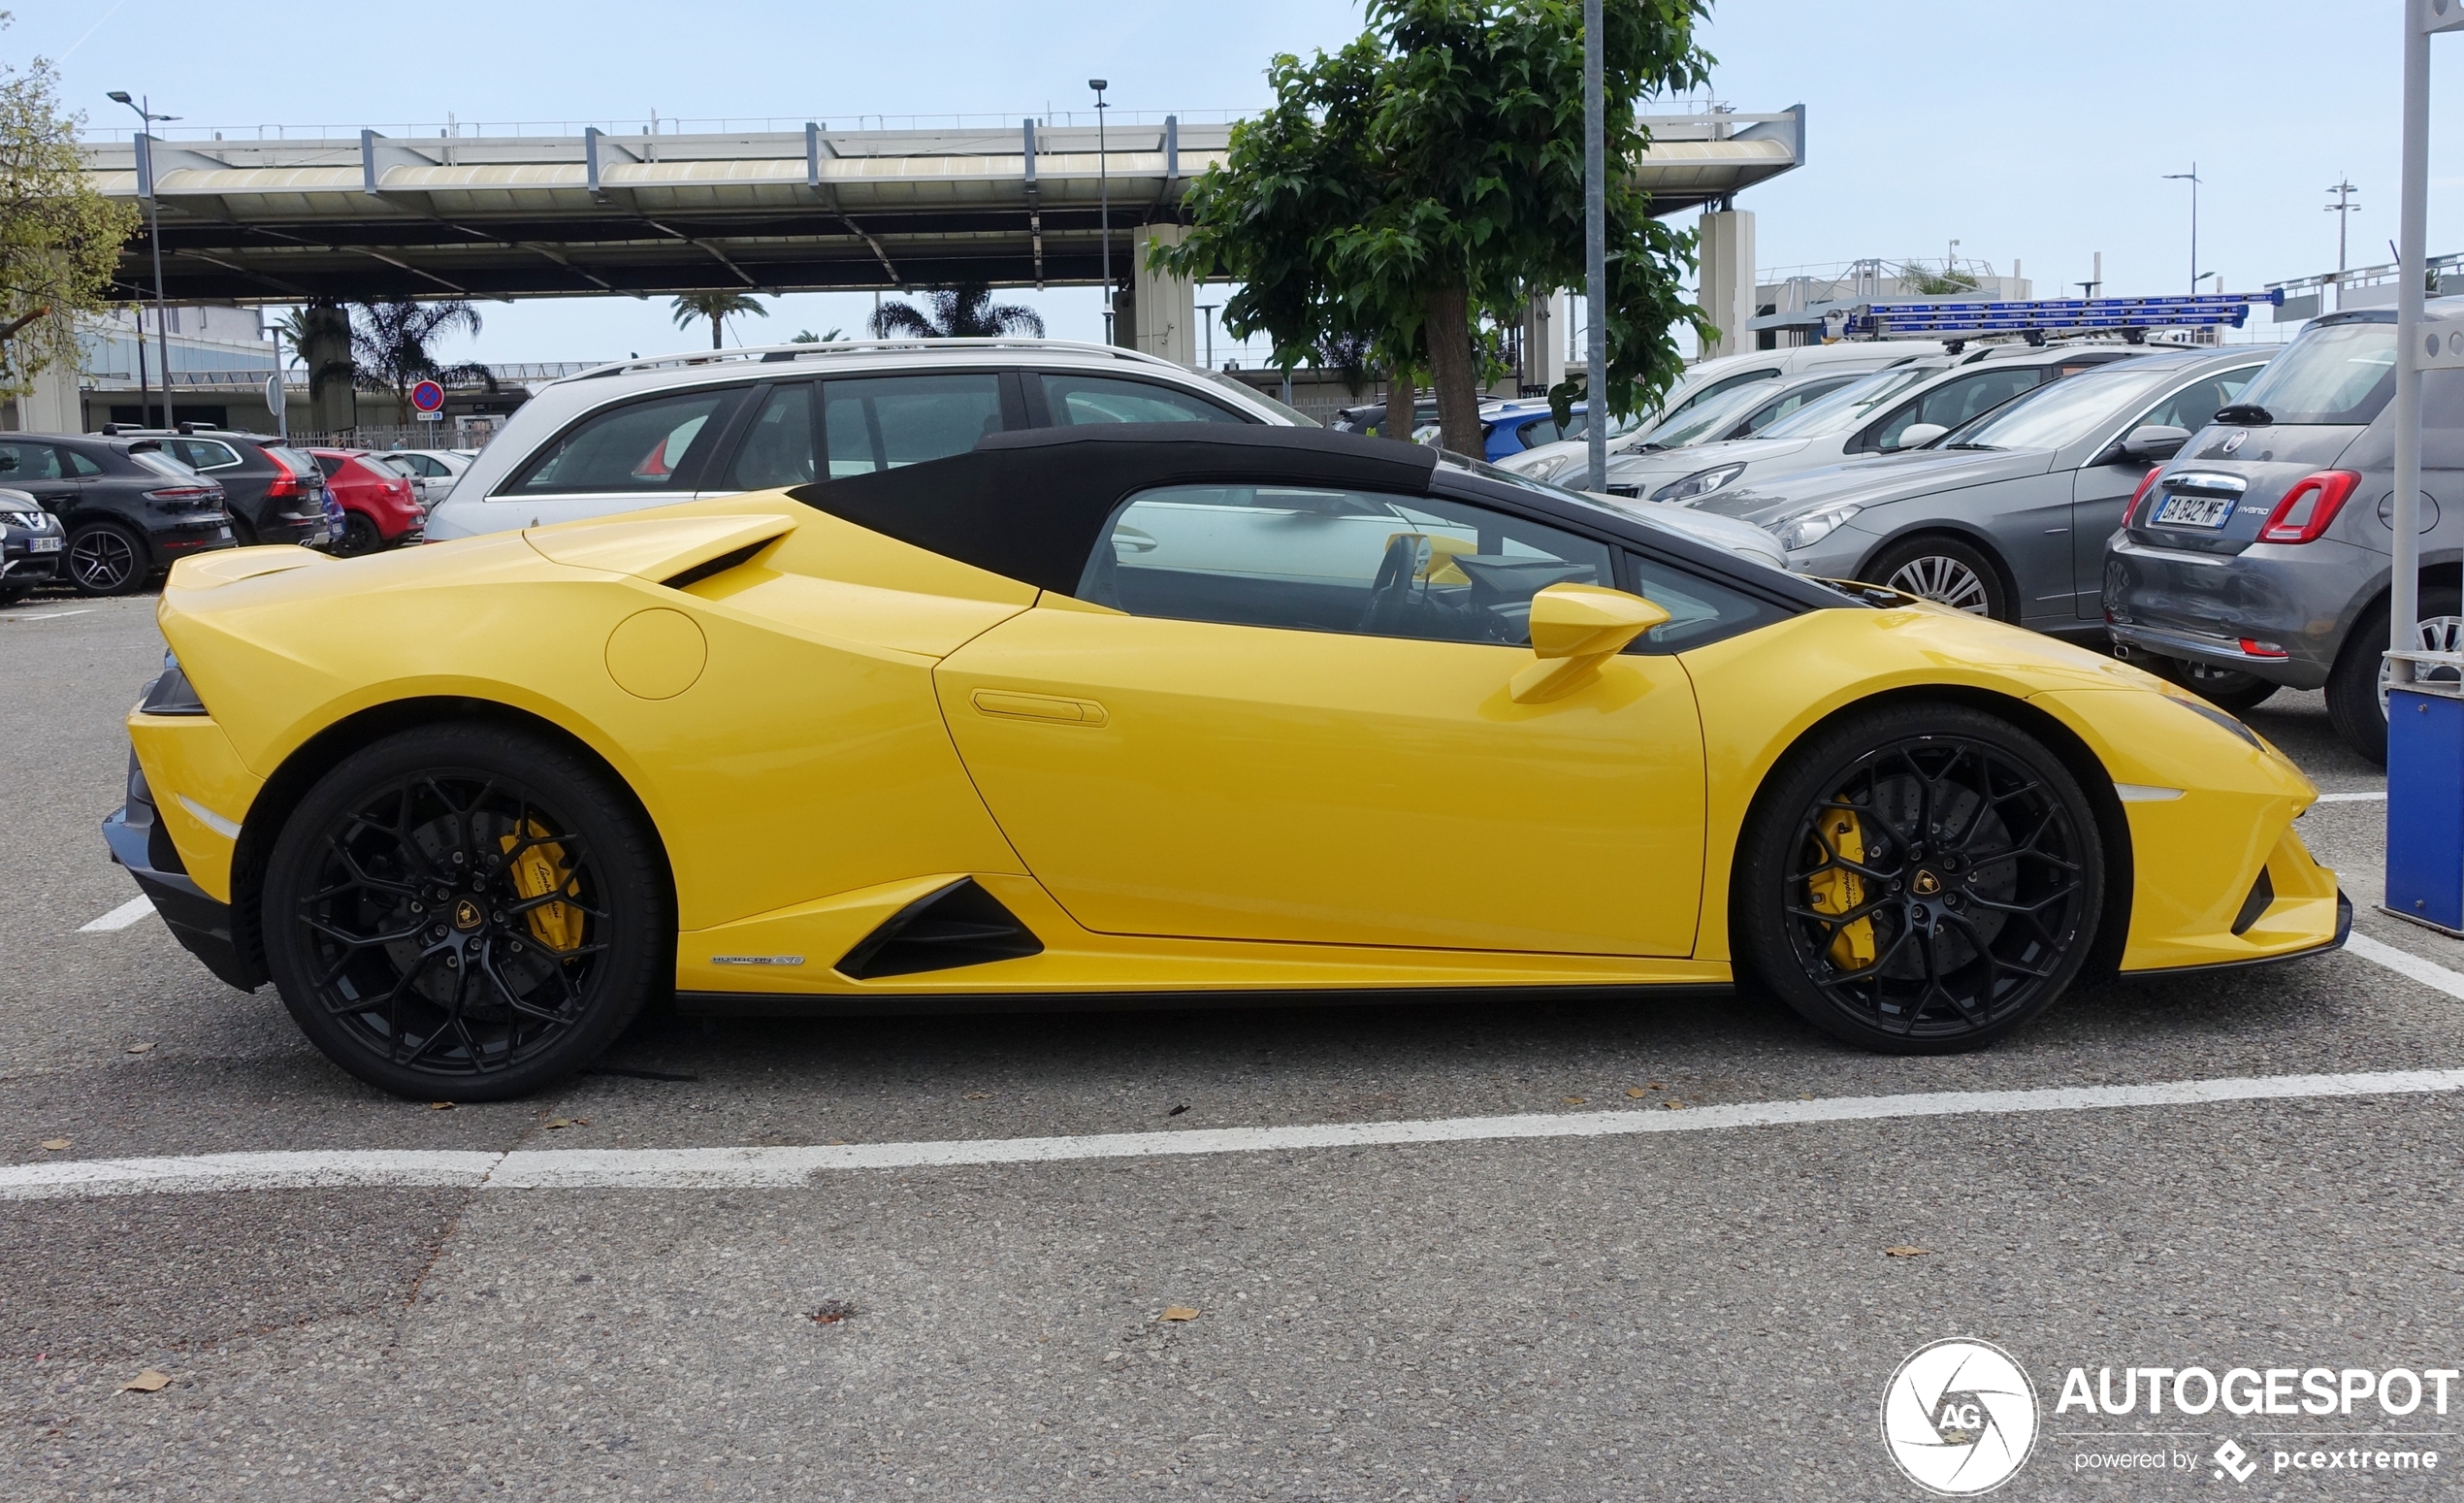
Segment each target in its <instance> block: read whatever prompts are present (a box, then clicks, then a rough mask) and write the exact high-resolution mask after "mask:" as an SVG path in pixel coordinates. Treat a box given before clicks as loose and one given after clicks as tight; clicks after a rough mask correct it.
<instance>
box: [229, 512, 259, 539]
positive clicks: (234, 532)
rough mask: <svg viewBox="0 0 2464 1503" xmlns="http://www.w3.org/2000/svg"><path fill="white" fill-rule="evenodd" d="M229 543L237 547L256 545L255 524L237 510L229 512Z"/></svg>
mask: <svg viewBox="0 0 2464 1503" xmlns="http://www.w3.org/2000/svg"><path fill="white" fill-rule="evenodd" d="M231 544H232V546H233V547H237V548H253V547H255V546H256V545H257V530H256V526H255V524H253V523H251V522H250V521H249V520H248V519H247V518H246V517H243V516H242V515H241V514H240V513H239V512H237V511H234V512H232V513H231Z"/></svg>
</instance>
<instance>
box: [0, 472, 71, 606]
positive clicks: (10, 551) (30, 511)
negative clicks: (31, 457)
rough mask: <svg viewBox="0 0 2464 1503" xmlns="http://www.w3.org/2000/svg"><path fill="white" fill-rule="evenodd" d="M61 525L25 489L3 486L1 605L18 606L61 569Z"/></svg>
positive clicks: (0, 500) (0, 502)
mask: <svg viewBox="0 0 2464 1503" xmlns="http://www.w3.org/2000/svg"><path fill="white" fill-rule="evenodd" d="M64 541H65V539H62V537H61V536H60V524H59V521H58V519H57V518H55V517H53V516H52V515H51V513H50V512H49V511H46V510H44V509H43V503H41V502H39V501H37V500H35V499H34V497H33V496H32V495H30V494H28V493H27V492H25V491H13V490H5V489H0V605H14V604H16V603H17V602H19V601H21V600H23V599H25V598H26V597H27V596H29V595H31V594H33V593H34V591H35V587H36V586H38V585H44V584H49V583H50V582H51V580H52V579H53V578H54V577H56V576H57V575H58V573H59V572H60V558H61V553H62V544H63V542H64Z"/></svg>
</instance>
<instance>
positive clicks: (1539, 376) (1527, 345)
mask: <svg viewBox="0 0 2464 1503" xmlns="http://www.w3.org/2000/svg"><path fill="white" fill-rule="evenodd" d="M1565 315H1566V295H1565V294H1564V293H1562V292H1547V293H1542V294H1540V296H1538V297H1535V298H1533V299H1532V301H1531V302H1530V303H1529V304H1528V305H1527V306H1526V307H1525V308H1524V310H1523V384H1524V385H1526V386H1537V387H1539V388H1540V389H1541V390H1542V391H1546V390H1547V389H1548V388H1549V387H1551V386H1554V385H1556V384H1557V383H1558V382H1559V381H1562V380H1564V379H1565V378H1566V327H1567V320H1566V316H1565Z"/></svg>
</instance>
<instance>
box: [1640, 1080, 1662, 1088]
mask: <svg viewBox="0 0 2464 1503" xmlns="http://www.w3.org/2000/svg"><path fill="white" fill-rule="evenodd" d="M1642 1085H1643V1089H1644V1090H1646V1091H1666V1090H1667V1089H1668V1087H1666V1086H1663V1085H1662V1084H1660V1083H1659V1082H1658V1081H1656V1080H1646V1081H1644V1082H1643V1083H1642Z"/></svg>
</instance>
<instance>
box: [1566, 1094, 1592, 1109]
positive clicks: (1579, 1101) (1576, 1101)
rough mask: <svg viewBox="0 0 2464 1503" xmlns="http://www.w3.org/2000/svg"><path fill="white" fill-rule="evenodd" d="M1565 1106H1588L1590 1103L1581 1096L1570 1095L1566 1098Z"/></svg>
mask: <svg viewBox="0 0 2464 1503" xmlns="http://www.w3.org/2000/svg"><path fill="white" fill-rule="evenodd" d="M1566 1104H1567V1105H1568V1106H1588V1105H1590V1104H1591V1103H1590V1102H1589V1101H1587V1100H1585V1099H1584V1098H1583V1097H1581V1096H1578V1095H1570V1096H1568V1097H1567V1098H1566Z"/></svg>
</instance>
